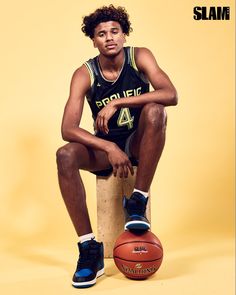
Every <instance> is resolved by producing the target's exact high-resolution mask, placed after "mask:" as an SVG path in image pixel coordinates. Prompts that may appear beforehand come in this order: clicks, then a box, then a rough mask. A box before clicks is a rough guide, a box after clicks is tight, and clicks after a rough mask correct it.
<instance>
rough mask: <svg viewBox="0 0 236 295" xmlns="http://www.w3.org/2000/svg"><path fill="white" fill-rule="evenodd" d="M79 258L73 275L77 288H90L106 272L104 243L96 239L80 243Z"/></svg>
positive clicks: (73, 283)
mask: <svg viewBox="0 0 236 295" xmlns="http://www.w3.org/2000/svg"><path fill="white" fill-rule="evenodd" d="M78 247H79V252H80V255H79V260H78V263H77V268H76V271H75V273H74V276H73V280H72V285H73V286H74V287H75V288H88V287H91V286H93V285H94V284H96V279H97V278H98V277H100V276H101V275H102V274H104V254H103V243H98V242H97V241H95V240H91V241H86V242H83V243H78Z"/></svg>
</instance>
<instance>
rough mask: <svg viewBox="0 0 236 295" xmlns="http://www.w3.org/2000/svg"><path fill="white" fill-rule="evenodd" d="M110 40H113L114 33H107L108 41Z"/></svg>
mask: <svg viewBox="0 0 236 295" xmlns="http://www.w3.org/2000/svg"><path fill="white" fill-rule="evenodd" d="M110 40H113V36H112V33H107V38H106V41H110Z"/></svg>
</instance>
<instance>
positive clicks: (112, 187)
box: [96, 167, 151, 258]
mask: <svg viewBox="0 0 236 295" xmlns="http://www.w3.org/2000/svg"><path fill="white" fill-rule="evenodd" d="M136 172H137V168H136V167H134V175H133V176H132V175H129V177H128V178H120V177H114V176H113V175H111V176H109V177H103V176H97V179H96V184H97V237H98V240H99V241H102V242H103V244H104V256H105V258H111V257H113V246H114V244H115V241H116V239H117V238H118V236H119V235H120V234H121V233H122V232H123V231H124V211H123V205H122V200H123V196H124V195H125V196H126V197H130V195H131V194H132V192H133V189H134V182H135V178H136ZM146 214H147V218H148V220H149V221H150V222H151V207H150V192H149V200H148V205H147V211H146Z"/></svg>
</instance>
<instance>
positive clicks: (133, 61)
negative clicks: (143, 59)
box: [130, 47, 138, 72]
mask: <svg viewBox="0 0 236 295" xmlns="http://www.w3.org/2000/svg"><path fill="white" fill-rule="evenodd" d="M130 60H131V65H132V67H133V68H134V69H135V70H136V71H137V72H138V68H137V65H136V62H135V55H134V47H130Z"/></svg>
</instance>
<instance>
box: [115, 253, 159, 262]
mask: <svg viewBox="0 0 236 295" xmlns="http://www.w3.org/2000/svg"><path fill="white" fill-rule="evenodd" d="M114 258H118V259H120V260H124V261H128V262H136V263H143V262H153V261H158V260H160V259H162V258H163V255H162V256H161V257H160V258H157V259H153V260H143V261H136V260H128V259H124V258H121V257H119V256H114Z"/></svg>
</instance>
